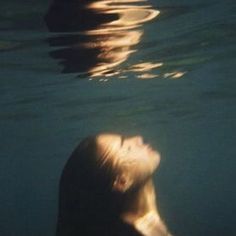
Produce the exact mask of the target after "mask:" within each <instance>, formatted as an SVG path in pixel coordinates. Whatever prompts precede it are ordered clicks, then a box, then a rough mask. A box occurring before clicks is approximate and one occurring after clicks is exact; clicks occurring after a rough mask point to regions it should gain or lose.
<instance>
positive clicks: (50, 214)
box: [0, 0, 236, 236]
mask: <svg viewBox="0 0 236 236" xmlns="http://www.w3.org/2000/svg"><path fill="white" fill-rule="evenodd" d="M98 3H99V2H98ZM107 3H109V4H108V5H106V4H107ZM50 4H51V3H49V2H48V1H46V0H45V1H41V2H38V1H34V0H28V1H26V2H24V4H19V3H18V2H17V1H14V0H11V1H8V2H4V3H1V9H0V19H1V21H0V78H1V79H0V90H1V91H0V97H1V98H0V103H1V111H0V130H1V132H0V137H1V156H0V184H1V194H0V202H1V204H0V212H1V215H0V233H1V235H7V236H18V235H22V236H32V235H33V236H39V235H44V236H46V235H48V236H49V235H50V236H51V235H54V232H55V223H56V216H57V197H58V196H57V191H58V189H57V188H58V181H59V176H60V173H61V170H62V168H63V165H64V163H65V161H66V159H67V158H68V156H69V154H70V153H71V151H72V149H73V148H74V147H75V145H76V144H77V143H78V142H79V141H80V140H81V139H82V138H83V137H85V136H87V135H89V134H92V133H96V132H100V131H112V132H121V133H123V134H126V135H134V134H141V135H143V136H144V137H145V139H146V140H147V141H149V142H151V143H152V145H153V146H154V147H156V148H158V149H159V150H160V152H161V154H162V161H161V166H160V168H159V170H158V171H157V173H156V176H155V184H156V187H157V190H158V202H159V208H160V212H161V215H162V216H163V218H164V220H165V221H166V223H167V225H168V227H169V229H170V231H171V232H173V234H174V235H176V236H190V235H191V236H215V235H226V236H231V235H235V234H236V229H235V224H234V213H235V210H236V205H235V199H236V196H235V195H236V194H235V193H236V190H235V187H234V186H235V184H234V179H235V177H236V176H235V164H236V163H235V154H236V153H235V119H236V110H235V98H236V95H235V89H236V86H235V85H236V84H235V72H236V70H235V61H236V60H235V42H236V40H235V39H236V34H235V23H236V17H235V3H234V1H232V0H226V1H219V0H207V1H201V0H194V1H191V2H190V1H187V0H177V1H171V0H168V1H167V0H165V1H154V0H150V1H146V2H144V1H139V2H138V1H133V2H130V1H129V2H128V1H122V2H121V3H120V4H117V3H116V4H114V3H111V1H106V4H105V6H104V4H103V5H102V7H101V5H99V4H98V5H96V6H93V7H95V8H96V7H97V8H96V11H95V13H94V11H93V12H92V13H91V14H93V16H94V14H95V15H96V14H97V12H99V14H97V17H99V19H100V20H97V21H95V22H92V21H90V24H80V27H82V28H80V29H76V30H77V31H76V32H75V30H74V29H72V30H70V31H69V32H65V31H63V30H61V31H60V32H58V30H52V29H51V31H55V32H50V30H48V28H47V25H46V24H45V22H44V16H45V14H46V12H47V11H48V8H49V5H50ZM127 5H129V6H130V7H129V8H128V7H127ZM99 7H100V8H99ZM98 8H99V11H98ZM93 9H94V8H93ZM124 9H126V10H130V11H129V12H128V13H129V14H128V13H127V11H124ZM131 12H132V14H131ZM134 12H135V14H133V13H134ZM137 12H138V13H137ZM122 17H123V18H122ZM124 17H125V18H124ZM132 17H134V18H132ZM85 19H86V18H85ZM124 19H125V20H124ZM132 20H133V21H132ZM131 21H132V22H131ZM127 22H128V25H127ZM95 23H96V24H95ZM75 26H77V24H75ZM101 26H102V27H101ZM105 26H106V27H105ZM56 31H57V32H56ZM98 42H99V43H98ZM101 42H103V44H102V43H101ZM108 43H110V45H109V44H108ZM75 45H76V46H77V47H76V46H75ZM78 52H79V53H78ZM81 52H83V53H84V54H83V56H82V57H81V55H82V54H81ZM73 53H74V54H73ZM71 55H74V57H72V58H71ZM78 58H79V60H78ZM90 59H91V60H90ZM77 62H78V63H77ZM66 66H67V67H66Z"/></svg>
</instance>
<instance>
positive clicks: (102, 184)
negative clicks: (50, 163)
mask: <svg viewBox="0 0 236 236" xmlns="http://www.w3.org/2000/svg"><path fill="white" fill-rule="evenodd" d="M159 162H160V155H159V153H158V152H157V151H155V150H153V149H152V148H151V147H150V146H149V145H147V144H145V143H144V142H143V139H142V137H140V136H135V137H130V138H124V137H123V136H121V135H118V134H99V135H96V136H91V137H88V138H86V139H84V140H83V141H82V142H81V143H80V144H79V145H78V146H77V148H76V149H75V150H74V151H73V153H72V154H71V156H70V158H69V160H68V161H67V163H66V165H65V168H64V170H63V173H62V176H61V180H60V193H59V194H60V196H59V215H58V222H57V236H78V235H83V236H90V235H91V236H93V235H98V236H100V235H103V236H134V235H136V236H138V235H139V236H142V235H143V236H171V234H170V233H169V232H168V230H167V228H166V226H165V225H164V223H163V222H162V220H161V218H160V216H159V213H158V210H157V206H156V195H155V189H154V184H153V181H152V176H153V173H154V171H155V170H156V168H157V167H158V165H159Z"/></svg>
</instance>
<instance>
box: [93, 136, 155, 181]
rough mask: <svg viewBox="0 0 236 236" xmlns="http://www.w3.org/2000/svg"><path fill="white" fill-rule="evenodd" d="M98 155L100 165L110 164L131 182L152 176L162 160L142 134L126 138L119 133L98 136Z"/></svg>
mask: <svg viewBox="0 0 236 236" xmlns="http://www.w3.org/2000/svg"><path fill="white" fill-rule="evenodd" d="M97 146H98V149H97V156H98V162H99V164H100V166H101V167H102V166H110V168H112V169H113V170H114V171H116V172H117V170H118V173H119V172H120V173H121V175H123V174H124V175H125V177H127V176H128V178H129V179H130V181H131V182H130V183H131V184H133V183H139V182H142V181H144V180H145V179H147V178H149V177H151V176H152V174H153V173H154V171H155V170H156V168H157V166H158V165H159V162H160V154H159V153H158V152H157V151H155V150H153V149H152V147H151V146H150V145H148V144H145V143H144V142H143V138H142V137H141V136H134V137H130V138H124V137H123V136H121V135H117V134H101V135H99V136H98V137H97Z"/></svg>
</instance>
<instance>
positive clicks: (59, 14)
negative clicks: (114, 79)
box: [45, 0, 159, 77]
mask: <svg viewBox="0 0 236 236" xmlns="http://www.w3.org/2000/svg"><path fill="white" fill-rule="evenodd" d="M145 2H146V1H145V0H121V1H115V0H107V1H78V0H71V1H66V0H55V1H54V2H53V3H52V5H51V7H50V8H49V11H48V13H47V15H46V17H45V20H46V22H47V25H48V28H49V30H50V31H51V32H57V34H55V35H53V36H52V37H51V38H49V39H48V41H49V43H50V45H51V46H52V47H53V50H52V51H51V52H50V55H51V56H52V57H53V58H55V59H57V60H58V61H59V63H60V64H61V65H63V71H62V72H63V73H75V72H76V73H88V74H89V76H90V77H98V76H103V77H108V76H113V75H117V74H120V73H121V71H120V69H119V68H118V66H119V65H120V64H121V63H123V62H124V61H126V60H127V58H128V57H129V56H130V54H132V53H133V52H135V51H136V50H137V48H136V49H135V46H136V45H137V44H138V43H139V42H140V40H141V36H142V35H143V30H142V29H141V26H142V25H143V24H144V23H145V22H147V21H150V20H152V19H153V18H155V17H156V16H157V15H158V14H159V11H157V10H153V9H151V6H150V5H148V4H144V3H145ZM147 64H148V63H147ZM147 64H145V63H143V69H145V66H147ZM149 64H150V63H149ZM153 65H155V64H153ZM153 65H152V63H151V68H153ZM149 67H150V65H149ZM130 70H131V71H132V68H131V69H130ZM146 70H148V67H146Z"/></svg>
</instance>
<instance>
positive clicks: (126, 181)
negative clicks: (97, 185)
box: [112, 174, 132, 193]
mask: <svg viewBox="0 0 236 236" xmlns="http://www.w3.org/2000/svg"><path fill="white" fill-rule="evenodd" d="M131 185H132V180H131V178H130V177H129V176H128V175H125V174H121V175H117V176H116V178H115V180H114V182H113V185H112V189H113V190H114V191H117V192H123V193H124V192H126V190H127V189H129V187H130V186H131Z"/></svg>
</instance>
